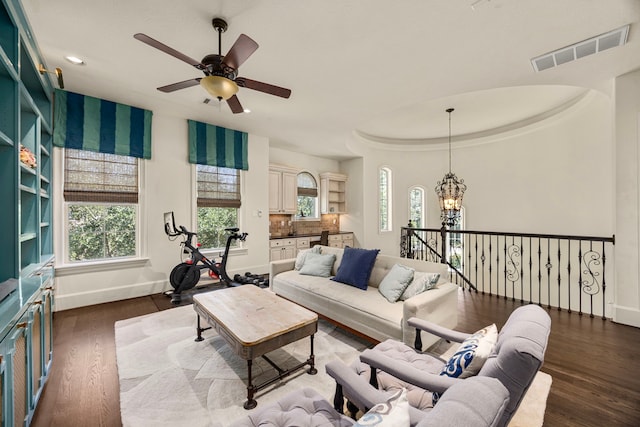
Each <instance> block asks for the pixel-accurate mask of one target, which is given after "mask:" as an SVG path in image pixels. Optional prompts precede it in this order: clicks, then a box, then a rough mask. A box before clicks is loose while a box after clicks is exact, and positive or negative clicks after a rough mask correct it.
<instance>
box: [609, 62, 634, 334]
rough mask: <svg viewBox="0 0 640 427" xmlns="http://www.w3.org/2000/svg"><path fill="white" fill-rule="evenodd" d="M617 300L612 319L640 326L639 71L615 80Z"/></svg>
mask: <svg viewBox="0 0 640 427" xmlns="http://www.w3.org/2000/svg"><path fill="white" fill-rule="evenodd" d="M615 92H616V102H615V111H616V123H615V132H616V136H615V143H616V174H615V178H616V201H615V206H616V246H615V254H616V255H615V258H616V287H615V292H616V298H615V305H614V315H613V320H614V321H616V322H620V323H624V324H628V325H633V326H637V327H640V273H639V270H638V269H639V268H640V251H639V247H640V234H639V233H640V231H639V230H640V208H639V206H638V203H639V201H640V186H639V185H638V182H639V181H640V157H639V156H640V154H639V150H638V145H639V144H640V71H635V72H633V73H629V74H626V75H623V76H620V77H618V78H617V79H616V91H615Z"/></svg>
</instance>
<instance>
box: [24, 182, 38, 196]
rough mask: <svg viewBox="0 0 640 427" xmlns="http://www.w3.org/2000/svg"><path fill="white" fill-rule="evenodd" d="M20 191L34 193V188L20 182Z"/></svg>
mask: <svg viewBox="0 0 640 427" xmlns="http://www.w3.org/2000/svg"><path fill="white" fill-rule="evenodd" d="M20 191H22V192H23V193H30V194H36V190H35V189H34V188H31V187H27V186H26V185H22V184H20Z"/></svg>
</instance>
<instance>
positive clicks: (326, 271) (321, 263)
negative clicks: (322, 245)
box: [298, 252, 336, 277]
mask: <svg viewBox="0 0 640 427" xmlns="http://www.w3.org/2000/svg"><path fill="white" fill-rule="evenodd" d="M335 261H336V256H335V255H334V254H316V253H313V252H308V253H307V256H305V257H304V264H302V267H300V271H298V272H299V273H300V274H305V275H307V276H319V277H329V276H331V268H332V267H333V263H334V262H335Z"/></svg>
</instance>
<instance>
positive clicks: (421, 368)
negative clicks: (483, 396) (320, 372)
mask: <svg viewBox="0 0 640 427" xmlns="http://www.w3.org/2000/svg"><path fill="white" fill-rule="evenodd" d="M408 323H409V324H410V325H411V326H413V327H415V328H416V329H417V330H418V335H419V334H420V332H419V331H425V332H429V333H432V334H435V335H438V336H441V337H443V338H444V339H446V340H449V341H456V342H463V341H464V340H465V339H467V338H469V337H470V336H471V335H470V334H465V333H461V332H457V331H453V330H449V329H447V328H443V327H442V326H439V325H435V324H432V323H430V322H427V321H424V320H421V319H417V318H411V319H409V320H408ZM550 328H551V319H550V317H549V315H548V314H547V313H546V311H544V310H543V309H542V308H540V307H538V306H537V305H526V306H522V307H519V308H517V309H516V310H514V311H513V313H511V315H510V316H509V319H507V322H506V323H505V325H504V326H503V328H502V330H501V331H500V333H499V334H498V338H497V342H496V344H495V346H494V348H493V350H492V351H491V353H490V354H489V356H488V358H487V360H486V362H485V363H484V364H483V365H482V368H481V369H480V371H479V372H478V374H477V375H478V376H480V377H491V378H496V379H498V380H499V381H500V382H501V383H502V384H503V385H504V386H505V387H506V388H507V390H508V392H509V397H510V399H509V404H508V405H507V407H506V408H505V411H504V413H503V414H502V416H501V418H500V420H499V422H498V423H497V424H496V425H497V426H506V425H507V424H508V423H509V421H510V420H511V418H512V417H513V414H514V413H515V411H516V410H517V409H518V406H519V405H520V402H521V401H522V398H523V397H524V394H525V393H526V391H527V390H528V388H529V386H530V385H531V383H532V381H533V378H534V377H535V375H536V373H537V372H538V370H539V369H540V367H541V366H542V363H543V361H544V354H545V351H546V346H547V340H548V336H549V332H550ZM446 363H447V361H446V360H443V359H441V358H439V357H438V356H435V355H432V354H428V353H420V352H418V351H416V350H415V349H413V348H411V347H409V346H407V345H406V344H404V343H402V342H399V341H394V340H387V341H384V342H382V343H380V344H378V345H376V346H375V347H374V348H372V349H368V350H365V351H364V352H362V354H361V355H360V361H359V362H355V363H354V364H352V365H351V366H350V367H344V366H343V367H341V368H340V369H338V368H336V367H335V366H334V365H327V372H328V373H329V375H331V376H332V377H333V378H334V379H335V380H336V395H335V399H334V407H335V408H336V410H338V411H340V410H341V409H342V408H343V401H344V397H346V398H347V400H348V404H347V407H348V408H349V410H350V411H351V412H352V414H353V413H354V412H355V410H356V409H360V410H362V411H366V410H367V408H369V407H370V406H368V405H369V403H370V402H369V401H368V397H367V394H366V393H363V389H362V387H354V386H352V385H351V384H352V383H353V382H354V381H355V377H361V378H362V379H364V380H365V381H367V382H368V383H369V384H370V387H369V389H370V390H374V391H379V390H385V391H386V390H388V391H393V390H397V389H398V388H407V398H408V400H409V404H410V406H411V407H412V408H411V409H413V410H415V411H419V412H421V411H429V410H431V409H432V408H433V407H434V403H433V401H434V399H433V392H436V393H444V392H445V391H446V390H448V389H449V388H450V387H452V386H453V385H455V384H460V383H464V382H465V381H468V379H463V378H453V377H450V376H447V375H441V374H440V373H441V372H442V370H443V367H444V366H445V365H446ZM345 368H346V369H345ZM346 371H349V374H347V372H346ZM361 381H362V380H360V381H359V382H358V383H356V384H360V385H361V384H362V382H361ZM378 389H379V390H378ZM367 393H369V392H367ZM436 400H437V399H436ZM436 407H437V405H436ZM411 415H412V417H411V418H412V425H414V423H413V422H414V421H418V420H419V417H418V413H415V412H412V413H411Z"/></svg>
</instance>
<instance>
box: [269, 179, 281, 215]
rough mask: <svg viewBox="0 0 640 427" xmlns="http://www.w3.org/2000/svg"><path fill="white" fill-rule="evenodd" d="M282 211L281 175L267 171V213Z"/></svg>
mask: <svg viewBox="0 0 640 427" xmlns="http://www.w3.org/2000/svg"><path fill="white" fill-rule="evenodd" d="M281 209H282V173H281V172H277V171H269V212H271V213H280V212H281Z"/></svg>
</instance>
